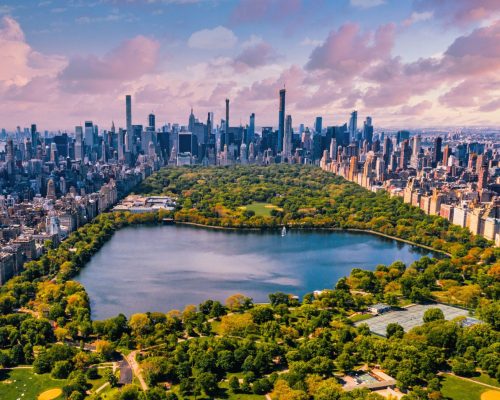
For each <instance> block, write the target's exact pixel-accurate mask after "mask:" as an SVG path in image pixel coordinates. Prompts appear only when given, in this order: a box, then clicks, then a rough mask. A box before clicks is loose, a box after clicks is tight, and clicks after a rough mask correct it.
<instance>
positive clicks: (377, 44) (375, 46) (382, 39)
mask: <svg viewBox="0 0 500 400" xmlns="http://www.w3.org/2000/svg"><path fill="white" fill-rule="evenodd" d="M394 33H395V26H394V25H393V24H388V25H383V26H381V27H380V28H378V29H377V31H376V32H375V33H373V32H361V30H360V27H359V25H358V24H354V23H347V24H344V25H342V26H341V27H340V28H339V30H337V31H331V32H330V34H329V35H328V37H327V39H326V41H325V42H324V43H323V44H322V45H321V46H318V47H316V48H315V49H314V50H313V52H312V53H311V55H310V57H309V61H308V63H307V64H306V69H308V70H310V71H314V70H326V71H329V72H330V75H331V76H332V78H333V79H345V78H351V77H353V76H355V75H357V74H359V73H361V72H362V71H363V70H365V69H366V68H368V67H369V66H370V65H371V64H373V63H375V62H377V61H380V60H383V59H385V58H387V57H388V56H389V55H390V52H391V49H392V47H393V44H394Z"/></svg>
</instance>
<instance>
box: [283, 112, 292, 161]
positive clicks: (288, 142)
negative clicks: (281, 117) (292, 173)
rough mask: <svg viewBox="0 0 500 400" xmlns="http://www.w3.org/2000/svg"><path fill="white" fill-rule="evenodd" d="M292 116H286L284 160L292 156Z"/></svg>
mask: <svg viewBox="0 0 500 400" xmlns="http://www.w3.org/2000/svg"><path fill="white" fill-rule="evenodd" d="M292 134H293V132H292V116H291V115H287V116H286V126H285V138H284V141H283V159H284V158H285V157H291V156H292Z"/></svg>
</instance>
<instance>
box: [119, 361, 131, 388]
mask: <svg viewBox="0 0 500 400" xmlns="http://www.w3.org/2000/svg"><path fill="white" fill-rule="evenodd" d="M118 367H119V368H120V380H119V381H118V383H119V384H120V385H128V384H130V383H132V378H133V374H132V368H131V366H130V363H129V362H128V359H127V358H125V357H124V358H123V360H121V361H119V362H118Z"/></svg>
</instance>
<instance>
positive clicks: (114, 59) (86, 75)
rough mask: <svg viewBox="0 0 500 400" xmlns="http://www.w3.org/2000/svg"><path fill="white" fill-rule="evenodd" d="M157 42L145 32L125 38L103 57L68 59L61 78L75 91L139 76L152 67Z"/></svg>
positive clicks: (103, 87) (101, 87) (105, 87)
mask: <svg viewBox="0 0 500 400" xmlns="http://www.w3.org/2000/svg"><path fill="white" fill-rule="evenodd" d="M159 47H160V44H159V43H158V42H157V41H156V40H153V39H150V38H147V37H145V36H136V37H135V38H133V39H130V40H126V41H124V42H123V43H122V44H121V45H120V46H118V47H117V48H116V49H114V50H112V51H111V52H109V53H107V54H106V55H105V56H104V57H101V58H100V57H97V56H94V55H88V56H78V57H75V58H73V59H71V60H70V62H69V64H68V66H67V67H66V68H65V69H64V71H62V73H61V75H60V80H61V82H62V83H63V84H64V89H65V90H67V91H75V92H94V91H104V90H110V89H113V88H115V89H116V87H117V86H118V85H120V83H121V82H124V81H130V80H133V79H138V78H140V77H141V76H143V75H145V74H147V73H151V72H153V71H154V70H155V68H156V66H157V61H158V50H159Z"/></svg>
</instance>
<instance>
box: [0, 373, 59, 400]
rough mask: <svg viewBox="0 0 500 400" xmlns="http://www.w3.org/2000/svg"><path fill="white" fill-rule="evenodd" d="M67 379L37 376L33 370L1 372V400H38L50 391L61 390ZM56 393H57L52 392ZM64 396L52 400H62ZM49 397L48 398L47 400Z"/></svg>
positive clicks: (48, 375) (47, 375)
mask: <svg viewBox="0 0 500 400" xmlns="http://www.w3.org/2000/svg"><path fill="white" fill-rule="evenodd" d="M65 383H66V380H65V379H53V378H51V376H50V374H43V375H37V374H34V373H33V370H32V369H31V368H29V369H28V368H27V369H12V370H1V371H0V399H2V400H17V399H30V400H37V399H38V396H39V395H40V394H41V393H43V392H45V391H47V390H50V389H60V388H61V387H62V386H64V385H65ZM52 393H55V392H52ZM62 398H63V396H62V395H59V396H58V397H51V398H50V400H54V399H57V400H59V399H62ZM48 399H49V397H47V400H48Z"/></svg>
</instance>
